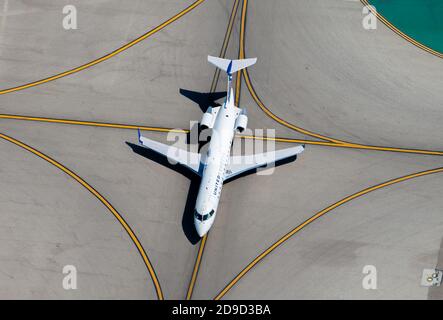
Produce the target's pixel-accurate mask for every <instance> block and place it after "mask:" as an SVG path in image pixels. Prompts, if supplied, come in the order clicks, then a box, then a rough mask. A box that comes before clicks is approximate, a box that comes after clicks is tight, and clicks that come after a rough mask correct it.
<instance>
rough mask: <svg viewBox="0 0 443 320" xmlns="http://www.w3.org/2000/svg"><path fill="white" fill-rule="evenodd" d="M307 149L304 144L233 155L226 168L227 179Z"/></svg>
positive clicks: (293, 155)
mask: <svg viewBox="0 0 443 320" xmlns="http://www.w3.org/2000/svg"><path fill="white" fill-rule="evenodd" d="M303 150H305V146H304V145H300V146H296V147H293V148H287V149H282V150H277V151H272V152H265V153H260V154H252V155H248V156H232V157H231V158H230V162H229V165H228V167H227V169H226V174H225V179H226V180H227V179H230V178H233V177H235V176H238V175H240V174H242V173H244V172H246V171H249V170H253V169H257V168H260V167H264V166H267V165H269V164H274V163H275V162H277V161H281V160H285V159H287V158H291V157H295V156H297V154H300V153H302V152H303Z"/></svg>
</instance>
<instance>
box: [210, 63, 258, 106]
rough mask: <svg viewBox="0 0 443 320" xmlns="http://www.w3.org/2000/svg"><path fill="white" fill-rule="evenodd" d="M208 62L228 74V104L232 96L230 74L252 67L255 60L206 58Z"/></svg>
mask: <svg viewBox="0 0 443 320" xmlns="http://www.w3.org/2000/svg"><path fill="white" fill-rule="evenodd" d="M208 61H209V62H210V63H212V64H213V65H214V66H216V67H217V68H219V69H221V70H223V71H225V72H226V73H227V74H228V102H229V101H230V100H231V99H232V97H233V96H234V93H233V90H232V74H233V73H234V72H237V71H240V70H242V69H244V68H247V67H249V66H252V65H253V64H255V63H256V62H257V58H251V59H241V60H229V59H223V58H218V57H213V56H208Z"/></svg>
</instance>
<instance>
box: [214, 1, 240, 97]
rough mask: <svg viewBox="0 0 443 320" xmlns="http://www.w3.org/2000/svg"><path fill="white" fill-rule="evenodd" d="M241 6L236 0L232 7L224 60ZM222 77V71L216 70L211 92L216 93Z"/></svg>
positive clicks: (223, 49) (221, 51)
mask: <svg viewBox="0 0 443 320" xmlns="http://www.w3.org/2000/svg"><path fill="white" fill-rule="evenodd" d="M239 4H240V0H235V2H234V5H233V6H232V11H231V16H230V17H229V23H228V27H227V29H226V33H225V38H224V39H223V45H222V48H221V50H220V55H219V57H220V58H224V57H225V56H226V50H227V49H228V44H229V39H230V38H231V34H232V27H233V25H234V21H235V17H236V16H237V10H238V5H239ZM219 77H220V69H219V68H216V69H215V73H214V77H213V78H212V83H211V90H210V92H215V90H216V89H217V84H218V79H219Z"/></svg>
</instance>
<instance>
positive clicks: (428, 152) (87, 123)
mask: <svg viewBox="0 0 443 320" xmlns="http://www.w3.org/2000/svg"><path fill="white" fill-rule="evenodd" d="M0 119H10V120H24V121H36V122H48V123H58V124H69V125H81V126H92V127H105V128H114V129H131V130H137V129H140V130H142V131H154V132H176V133H188V132H189V129H172V128H165V127H154V126H143V125H134V124H119V123H110V122H96V121H83V120H71V119H57V118H46V117H33V116H24V115H15V114H0ZM237 137H238V138H242V139H256V140H273V141H277V142H285V143H301V144H310V145H319V146H325V147H334V148H348V149H363V150H373V151H386V152H397V153H412V154H421V155H431V156H442V155H443V151H435V150H422V149H410V148H393V147H379V146H368V145H359V144H341V143H334V142H325V141H315V140H305V139H292V138H284V137H275V138H274V137H272V138H271V137H260V136H248V135H238V136H237Z"/></svg>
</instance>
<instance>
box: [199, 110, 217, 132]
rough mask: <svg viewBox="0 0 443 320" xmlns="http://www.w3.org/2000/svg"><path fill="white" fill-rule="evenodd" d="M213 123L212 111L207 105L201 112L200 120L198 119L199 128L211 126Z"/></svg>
mask: <svg viewBox="0 0 443 320" xmlns="http://www.w3.org/2000/svg"><path fill="white" fill-rule="evenodd" d="M213 123H214V114H213V112H212V108H211V107H209V108H208V110H206V112H205V113H204V114H203V117H202V120H201V121H200V128H201V129H207V128H212V124H213Z"/></svg>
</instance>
